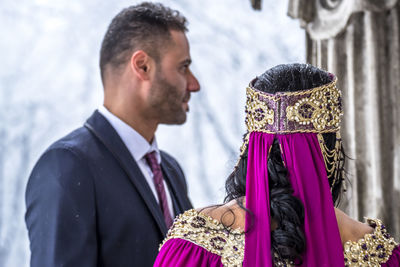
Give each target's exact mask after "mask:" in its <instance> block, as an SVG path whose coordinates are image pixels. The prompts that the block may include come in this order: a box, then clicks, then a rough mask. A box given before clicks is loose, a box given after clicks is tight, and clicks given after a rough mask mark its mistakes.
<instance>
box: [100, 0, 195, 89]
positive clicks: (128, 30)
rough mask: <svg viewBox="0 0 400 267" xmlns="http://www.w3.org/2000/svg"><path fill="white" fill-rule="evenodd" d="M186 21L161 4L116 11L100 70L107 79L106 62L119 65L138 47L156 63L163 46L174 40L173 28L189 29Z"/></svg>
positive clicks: (102, 47) (108, 33) (101, 59)
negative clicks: (172, 38) (172, 35)
mask: <svg viewBox="0 0 400 267" xmlns="http://www.w3.org/2000/svg"><path fill="white" fill-rule="evenodd" d="M186 24H187V20H186V18H185V17H184V16H182V15H181V14H180V13H179V11H177V10H172V9H170V8H168V7H165V6H164V5H162V4H160V3H149V2H143V3H141V4H139V5H135V6H130V7H128V8H125V9H123V10H122V11H121V12H120V13H119V14H117V15H116V16H115V17H114V19H113V20H112V21H111V24H110V26H108V29H107V32H106V34H105V35H104V39H103V42H102V44H101V50H100V72H101V78H102V80H103V82H104V75H105V74H104V73H105V69H106V67H107V65H109V66H110V67H112V68H118V67H119V66H120V65H121V64H124V63H125V62H126V61H127V60H129V58H130V56H131V54H132V53H133V52H134V51H135V50H139V49H141V50H143V51H145V52H146V53H148V54H149V56H151V57H152V58H154V60H155V61H156V62H158V61H159V60H160V57H161V55H160V54H161V48H163V47H166V46H167V44H168V41H170V40H171V34H170V32H169V31H170V30H177V31H182V32H186V31H187V27H186Z"/></svg>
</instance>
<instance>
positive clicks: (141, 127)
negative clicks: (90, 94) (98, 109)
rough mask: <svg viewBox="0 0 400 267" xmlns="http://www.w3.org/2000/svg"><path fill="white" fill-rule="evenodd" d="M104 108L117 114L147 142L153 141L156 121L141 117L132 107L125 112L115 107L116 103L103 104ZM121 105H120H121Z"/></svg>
mask: <svg viewBox="0 0 400 267" xmlns="http://www.w3.org/2000/svg"><path fill="white" fill-rule="evenodd" d="M104 106H105V107H106V109H107V110H108V111H109V112H111V113H112V114H114V115H115V116H117V117H118V118H119V119H120V120H122V121H123V122H125V123H126V124H128V125H129V126H130V127H132V129H134V130H135V131H136V132H138V133H139V134H140V135H141V136H143V137H144V139H146V141H147V142H149V144H151V143H152V142H153V139H154V134H155V132H156V130H157V126H158V123H157V122H152V121H151V120H148V119H146V118H143V117H142V116H140V115H139V114H137V110H135V109H133V110H130V112H126V111H124V110H122V109H119V108H117V106H118V105H114V106H113V105H107V104H106V103H105V104H104ZM121 106H122V105H121Z"/></svg>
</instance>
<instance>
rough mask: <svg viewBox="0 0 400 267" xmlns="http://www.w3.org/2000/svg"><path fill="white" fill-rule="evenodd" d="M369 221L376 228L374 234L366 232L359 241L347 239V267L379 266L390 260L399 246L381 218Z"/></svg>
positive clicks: (345, 245) (345, 257) (345, 252)
mask: <svg viewBox="0 0 400 267" xmlns="http://www.w3.org/2000/svg"><path fill="white" fill-rule="evenodd" d="M367 223H368V224H369V225H370V226H371V227H373V228H375V230H374V232H373V233H372V234H366V235H365V236H364V238H362V239H360V240H358V242H352V241H347V242H346V243H345V244H344V260H345V266H346V267H356V266H370V267H379V266H381V264H383V263H385V262H387V261H388V260H389V258H390V256H391V255H392V251H393V249H395V248H396V247H397V246H398V244H397V243H396V242H395V241H394V238H393V237H391V236H390V235H389V234H388V233H387V231H386V228H385V226H384V225H383V224H382V222H381V221H380V220H378V219H367Z"/></svg>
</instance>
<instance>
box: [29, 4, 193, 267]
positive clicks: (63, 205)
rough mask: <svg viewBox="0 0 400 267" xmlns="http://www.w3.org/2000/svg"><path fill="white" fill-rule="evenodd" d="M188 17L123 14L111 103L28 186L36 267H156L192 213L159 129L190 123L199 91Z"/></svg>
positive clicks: (110, 60)
mask: <svg viewBox="0 0 400 267" xmlns="http://www.w3.org/2000/svg"><path fill="white" fill-rule="evenodd" d="M186 31H187V27H186V19H185V18H184V17H183V16H182V15H180V13H179V12H178V11H176V10H172V9H170V8H168V7H165V6H163V5H161V4H153V3H147V2H145V3H142V4H139V5H136V6H131V7H128V8H126V9H123V10H122V11H121V12H120V13H119V14H118V15H117V16H116V17H114V19H113V20H112V22H111V24H110V25H109V28H108V30H107V32H106V34H105V36H104V39H103V42H102V47H101V52H100V71H101V78H102V83H103V87H104V103H103V105H102V106H101V107H100V108H99V109H98V110H96V111H95V112H94V113H93V115H92V116H91V117H90V118H89V119H88V120H87V121H86V123H85V124H84V126H83V127H81V128H79V129H77V130H75V131H73V132H72V133H70V134H68V135H67V136H65V137H64V138H62V139H60V140H58V141H57V142H55V143H54V144H52V145H51V146H50V147H49V148H48V149H47V150H46V151H45V152H44V154H43V155H42V156H41V157H40V159H39V160H38V162H37V164H36V165H35V167H34V169H33V171H32V173H31V176H30V178H29V182H28V185H27V189H26V205H27V211H26V224H27V228H28V231H29V239H30V248H31V266H33V267H39V266H40V267H50V266H52V267H53V266H64V267H68V266H73V267H76V266H85V267H91V266H104V267H107V266H110V267H111V266H112V267H116V266H141V267H142V266H144V267H146V266H152V265H153V263H154V260H155V257H156V254H157V250H158V246H159V244H160V243H161V241H162V240H163V238H164V236H165V234H166V232H167V229H168V228H169V226H170V225H171V224H172V218H174V217H175V216H176V215H177V214H179V213H182V212H184V211H185V210H188V209H190V208H192V205H191V203H190V201H189V198H188V196H187V187H186V181H185V177H184V174H183V172H182V170H181V168H180V166H179V164H178V163H177V162H176V160H175V159H174V158H173V157H171V156H170V155H168V154H167V153H165V152H163V151H160V150H159V149H158V147H157V142H156V138H155V131H156V129H157V126H158V125H159V124H183V123H184V122H185V121H186V113H187V111H188V110H189V105H188V102H189V99H190V94H191V93H192V92H197V91H199V89H200V86H199V83H198V81H197V79H196V77H195V76H194V75H193V74H192V72H191V71H190V69H189V65H190V63H191V58H190V53H189V43H188V40H187V38H186V35H185V32H186Z"/></svg>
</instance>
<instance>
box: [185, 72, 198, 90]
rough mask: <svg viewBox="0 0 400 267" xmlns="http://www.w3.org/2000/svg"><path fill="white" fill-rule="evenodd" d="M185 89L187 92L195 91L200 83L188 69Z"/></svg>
mask: <svg viewBox="0 0 400 267" xmlns="http://www.w3.org/2000/svg"><path fill="white" fill-rule="evenodd" d="M187 90H188V91H189V92H197V91H199V90H200V84H199V81H198V80H197V79H196V77H195V76H194V75H193V73H192V71H191V70H189V74H188V83H187Z"/></svg>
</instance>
